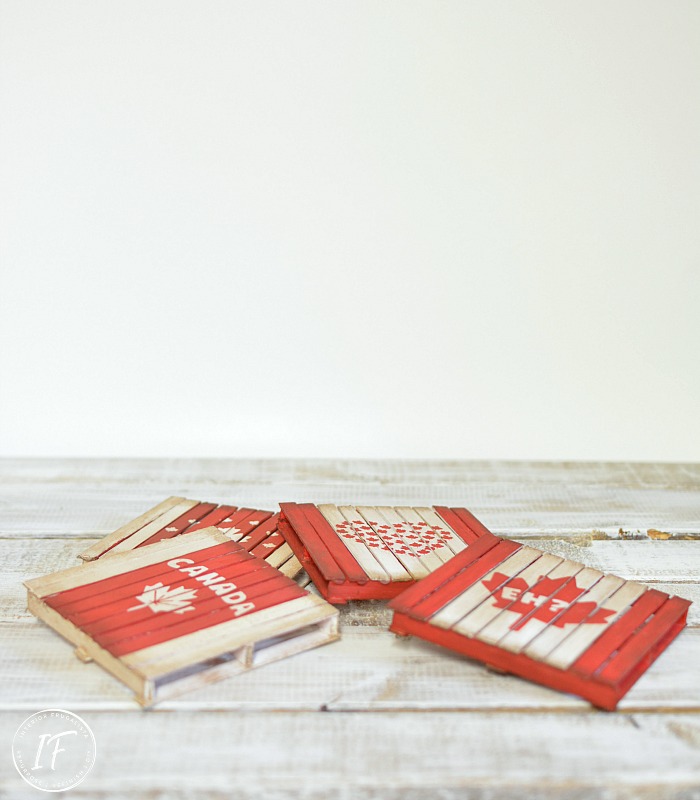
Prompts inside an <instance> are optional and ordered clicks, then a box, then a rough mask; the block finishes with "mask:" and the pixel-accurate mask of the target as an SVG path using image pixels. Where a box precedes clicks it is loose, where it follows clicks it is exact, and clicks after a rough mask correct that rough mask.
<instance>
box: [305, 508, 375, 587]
mask: <svg viewBox="0 0 700 800" xmlns="http://www.w3.org/2000/svg"><path fill="white" fill-rule="evenodd" d="M299 507H300V508H301V511H302V513H303V514H304V515H305V517H306V519H307V520H308V522H309V523H310V524H311V525H313V527H314V528H315V529H316V532H317V533H318V535H319V537H321V539H322V540H323V542H324V544H325V545H326V547H327V548H328V550H329V551H330V553H331V555H332V556H333V559H334V561H335V562H336V564H337V565H338V566H339V567H340V569H341V570H342V571H343V573H344V574H345V577H346V579H347V580H349V581H351V582H353V583H359V584H364V583H367V581H368V580H369V578H368V577H367V573H366V572H365V571H364V569H362V566H361V565H360V564H359V563H358V561H357V559H356V558H355V557H354V556H353V554H352V553H351V552H350V551H349V550H348V548H347V547H345V545H344V544H342V543H341V542H340V539H339V538H338V537H337V536H336V534H335V531H334V530H333V528H332V527H331V526H330V525H329V524H328V521H327V520H326V518H325V517H324V516H323V514H321V512H320V511H319V510H318V508H316V506H315V505H313V503H300V504H299Z"/></svg>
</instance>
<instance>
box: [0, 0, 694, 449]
mask: <svg viewBox="0 0 700 800" xmlns="http://www.w3.org/2000/svg"><path fill="white" fill-rule="evenodd" d="M0 158H1V159H2V163H1V166H0V228H1V231H0V237H1V238H0V258H1V271H0V276H1V277H0V304H1V309H0V333H1V336H2V338H1V342H0V344H1V348H0V453H2V454H5V455H168V456H170V455H181V456H191V455H212V456H218V455H220V456H257V455H259V456H278V455H299V456H335V455H343V456H397V457H461V458H476V457H496V458H499V457H500V458H503V457H512V458H593V459H598V458H601V459H603V458H604V459H662V460H697V459H698V458H700V422H699V411H700V360H699V356H700V352H699V351H700V348H699V347H698V345H699V343H700V335H699V328H700V313H699V309H700V258H699V255H700V252H699V251H700V248H699V244H698V242H699V237H698V229H699V222H700V3H698V2H695V1H694V0H690V2H679V1H674V2H667V1H666V0H664V1H663V2H662V1H659V2H640V1H639V0H630V1H629V2H622V1H619V0H616V1H614V2H610V0H599V1H598V2H577V3H574V2H562V0H547V1H546V2H521V1H520V0H513V1H512V2H490V1H489V2H487V1H486V0H484V2H478V3H474V2H450V1H449V0H439V2H438V0H435V2H427V1H426V2H407V1H406V0H400V2H382V0H380V1H379V2H376V0H370V1H368V2H326V1H325V0H319V1H318V2H286V0H285V1H284V2H282V1H280V2H264V1H263V2H245V3H243V2H200V1H196V2H195V0H192V1H191V2H184V1H183V0H180V1H179V2H176V1H174V0H167V2H166V1H163V2H152V1H151V2H142V0H139V1H138V2H124V0H120V2H101V1H99V0H86V2H70V1H68V2H61V3H54V2H33V1H32V0H19V1H18V2H0Z"/></svg>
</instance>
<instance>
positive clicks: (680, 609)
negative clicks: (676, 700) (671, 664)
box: [598, 597, 690, 683]
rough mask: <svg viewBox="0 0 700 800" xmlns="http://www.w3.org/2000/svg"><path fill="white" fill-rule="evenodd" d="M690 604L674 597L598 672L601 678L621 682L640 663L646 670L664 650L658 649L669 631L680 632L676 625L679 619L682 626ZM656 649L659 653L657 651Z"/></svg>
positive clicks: (674, 633) (637, 668) (611, 681)
mask: <svg viewBox="0 0 700 800" xmlns="http://www.w3.org/2000/svg"><path fill="white" fill-rule="evenodd" d="M689 606H690V601H689V600H683V599H681V598H680V597H671V598H670V599H669V600H668V602H666V603H664V605H663V606H661V608H660V609H659V610H658V611H657V613H656V614H654V616H653V617H652V619H651V620H650V621H649V622H648V623H647V624H646V625H645V626H644V628H643V629H642V630H640V631H639V632H638V633H637V634H636V635H635V636H633V637H632V638H631V639H628V641H627V642H626V644H624V645H623V646H622V647H621V648H620V650H619V651H618V653H617V655H615V656H613V658H612V659H611V660H610V661H609V662H608V664H607V665H606V666H605V667H603V669H602V670H600V672H598V677H599V678H600V680H603V681H607V682H609V683H620V682H622V681H624V680H625V679H626V678H627V677H628V674H629V673H632V672H634V671H635V670H639V665H640V663H641V664H642V665H643V668H642V671H643V670H644V669H646V668H647V666H648V665H649V664H650V663H651V662H652V661H653V660H654V659H655V658H656V656H657V655H658V653H659V652H660V651H659V650H657V648H659V646H660V645H662V643H663V641H664V639H665V638H666V637H667V636H668V635H669V632H673V636H675V635H676V633H677V631H674V626H675V625H676V623H678V622H680V623H681V625H682V623H683V621H684V620H685V617H686V615H687V613H688V607H689ZM671 638H673V637H671ZM661 649H663V645H662V647H661ZM655 650H656V651H657V652H654V651H655ZM647 659H648V660H647Z"/></svg>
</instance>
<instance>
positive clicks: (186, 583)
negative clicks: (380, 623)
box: [25, 528, 338, 706]
mask: <svg viewBox="0 0 700 800" xmlns="http://www.w3.org/2000/svg"><path fill="white" fill-rule="evenodd" d="M25 586H26V587H27V590H28V608H29V610H30V611H31V612H32V613H33V614H35V615H36V616H37V617H39V618H40V619H42V620H43V621H44V622H46V623H47V624H48V625H50V626H51V627H52V628H54V630H56V631H57V632H58V633H60V634H61V635H62V636H63V637H65V638H66V639H68V640H69V641H70V642H72V643H73V644H74V645H76V646H77V647H78V648H80V650H81V651H82V652H83V653H84V654H85V655H86V656H87V658H89V659H92V660H94V661H96V662H97V663H98V664H100V665H101V666H102V667H104V668H105V669H106V670H107V671H108V672H111V673H112V674H113V675H114V676H115V677H117V678H118V679H119V680H121V681H122V682H123V683H125V684H126V685H127V686H129V687H130V688H131V689H132V690H133V691H134V692H135V694H136V699H137V700H138V702H139V703H141V704H142V705H144V706H149V705H152V704H153V703H155V702H158V701H160V700H163V699H167V698H170V697H173V696H176V695H177V694H180V693H181V692H183V691H187V690H188V689H192V688H196V687H197V686H200V685H203V684H205V683H210V682H212V681H214V680H218V679H220V678H224V677H226V676H228V675H230V674H235V673H238V672H242V671H244V670H248V669H251V668H253V667H257V666H260V665H262V664H267V663H269V662H271V661H276V660H278V659H280V658H284V657H286V656H289V655H292V654H293V653H298V652H302V651H304V650H308V649H310V648H312V647H316V646H317V645H320V644H324V643H326V642H330V641H333V640H334V639H337V638H338V611H337V609H335V608H334V607H333V606H331V605H329V604H328V603H326V602H325V601H324V600H322V599H321V598H320V597H316V596H314V595H310V594H308V593H307V592H306V591H304V590H303V589H302V588H300V587H299V586H298V585H297V584H296V583H295V582H294V581H293V580H291V578H288V577H286V576H285V575H282V574H281V573H280V572H279V571H278V570H276V569H275V568H274V567H272V566H270V565H269V564H267V563H265V562H264V561H263V560H262V559H260V558H258V557H257V556H255V555H253V554H252V553H249V552H248V551H246V550H245V549H244V548H243V547H242V546H241V545H240V544H237V543H236V542H232V541H231V540H230V539H229V538H228V536H226V535H224V534H222V533H220V532H219V531H217V530H216V529H215V528H206V529H204V530H200V531H197V532H195V533H190V534H188V535H187V536H181V537H176V538H174V539H167V540H165V541H162V542H160V543H158V544H154V545H152V546H150V547H146V548H144V549H137V550H132V551H128V552H125V553H121V554H117V555H114V556H112V557H110V558H105V559H100V560H97V561H94V562H92V563H89V564H86V565H83V566H80V567H73V568H71V569H67V570H64V571H62V572H57V573H54V574H53V575H49V576H47V577H44V578H36V579H34V580H30V581H27V582H26V583H25Z"/></svg>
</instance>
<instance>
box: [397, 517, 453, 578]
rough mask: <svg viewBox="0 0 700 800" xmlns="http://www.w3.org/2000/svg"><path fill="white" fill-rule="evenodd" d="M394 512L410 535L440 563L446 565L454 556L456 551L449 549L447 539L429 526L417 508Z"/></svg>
mask: <svg viewBox="0 0 700 800" xmlns="http://www.w3.org/2000/svg"><path fill="white" fill-rule="evenodd" d="M394 512H395V513H396V514H397V515H398V519H399V520H403V523H404V524H405V526H406V529H407V531H408V533H409V534H410V535H411V536H416V537H417V539H418V542H419V544H420V545H421V546H422V547H423V548H426V549H428V550H430V551H431V552H432V554H433V555H434V556H435V557H436V558H437V559H438V560H439V561H440V563H442V564H444V563H445V562H447V561H449V560H450V559H451V558H452V557H453V556H454V554H455V553H454V551H453V550H451V549H450V547H448V545H447V542H446V541H445V539H444V538H443V537H442V536H440V535H439V533H438V532H437V531H435V530H433V529H432V528H430V527H429V526H428V523H427V522H426V521H425V520H424V519H423V518H422V517H421V515H420V514H419V513H418V512H417V511H416V509H415V508H410V507H409V506H399V507H397V508H395V509H394ZM433 569H435V567H433Z"/></svg>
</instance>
